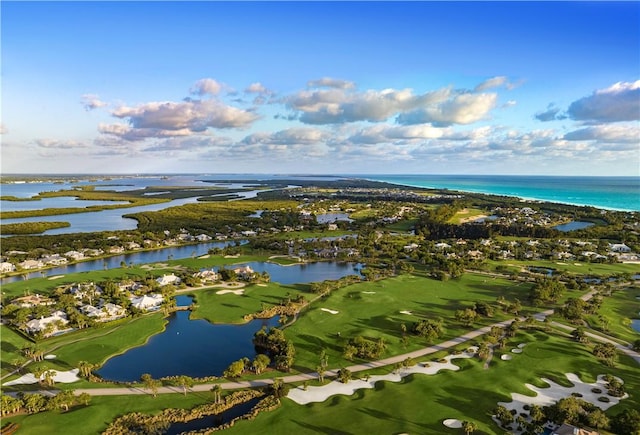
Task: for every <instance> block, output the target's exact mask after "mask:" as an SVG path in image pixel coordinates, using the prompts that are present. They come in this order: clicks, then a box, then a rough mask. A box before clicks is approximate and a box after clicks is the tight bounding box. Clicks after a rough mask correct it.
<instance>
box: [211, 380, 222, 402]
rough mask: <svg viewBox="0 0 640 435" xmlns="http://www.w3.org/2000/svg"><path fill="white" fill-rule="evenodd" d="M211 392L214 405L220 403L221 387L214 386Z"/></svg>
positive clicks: (218, 385)
mask: <svg viewBox="0 0 640 435" xmlns="http://www.w3.org/2000/svg"><path fill="white" fill-rule="evenodd" d="M211 392H212V393H213V401H214V403H220V402H221V400H222V387H221V386H220V384H215V385H214V386H213V387H211Z"/></svg>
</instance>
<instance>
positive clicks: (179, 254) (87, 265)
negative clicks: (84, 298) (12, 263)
mask: <svg viewBox="0 0 640 435" xmlns="http://www.w3.org/2000/svg"><path fill="white" fill-rule="evenodd" d="M245 243H248V241H247V240H238V241H233V240H230V241H225V242H207V243H199V244H197V245H184V246H173V247H170V248H162V249H155V250H152V251H140V252H132V253H129V254H122V255H115V256H113V257H107V258H101V259H99V260H89V261H83V262H80V263H74V264H69V265H66V266H59V267H54V268H51V269H45V270H42V271H37V272H30V273H28V274H26V277H25V278H26V279H31V278H40V277H50V276H56V275H66V274H68V273H78V272H90V271H92V270H104V269H113V268H116V267H121V266H120V265H121V264H122V262H124V263H125V264H127V265H132V264H146V263H156V262H159V261H167V260H168V259H172V260H179V259H181V258H189V257H199V256H201V255H205V254H206V253H208V252H209V249H212V248H224V247H225V246H229V245H235V244H241V245H244V244H245ZM25 278H23V276H22V275H15V276H9V277H5V278H2V279H1V280H0V283H1V284H8V283H11V282H16V281H22V280H24V279H25Z"/></svg>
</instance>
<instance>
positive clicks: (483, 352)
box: [478, 342, 491, 361]
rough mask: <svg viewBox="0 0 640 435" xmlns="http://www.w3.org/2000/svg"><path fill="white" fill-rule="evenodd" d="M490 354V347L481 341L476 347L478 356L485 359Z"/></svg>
mask: <svg viewBox="0 0 640 435" xmlns="http://www.w3.org/2000/svg"><path fill="white" fill-rule="evenodd" d="M489 355H491V348H490V347H489V346H488V345H487V343H485V342H482V343H480V346H479V347H478V358H480V359H481V360H483V361H485V360H486V359H487V358H489Z"/></svg>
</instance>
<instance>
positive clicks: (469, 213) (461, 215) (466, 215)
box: [448, 208, 487, 225]
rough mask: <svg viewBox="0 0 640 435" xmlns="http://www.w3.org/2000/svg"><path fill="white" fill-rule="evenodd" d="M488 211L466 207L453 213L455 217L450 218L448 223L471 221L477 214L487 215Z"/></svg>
mask: <svg viewBox="0 0 640 435" xmlns="http://www.w3.org/2000/svg"><path fill="white" fill-rule="evenodd" d="M486 213H487V212H486V211H484V210H480V209H479V208H465V209H463V210H460V211H458V212H457V213H456V214H455V215H453V217H452V218H451V219H449V221H448V223H450V224H456V225H457V224H461V223H463V222H469V221H470V220H471V219H473V218H475V217H477V216H484V215H486Z"/></svg>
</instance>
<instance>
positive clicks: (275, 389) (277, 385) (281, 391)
mask: <svg viewBox="0 0 640 435" xmlns="http://www.w3.org/2000/svg"><path fill="white" fill-rule="evenodd" d="M288 393H289V386H288V385H287V384H285V383H284V382H283V381H282V379H274V380H273V383H272V384H271V394H273V396H274V397H275V398H277V399H279V398H281V397H286V395H287V394H288Z"/></svg>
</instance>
